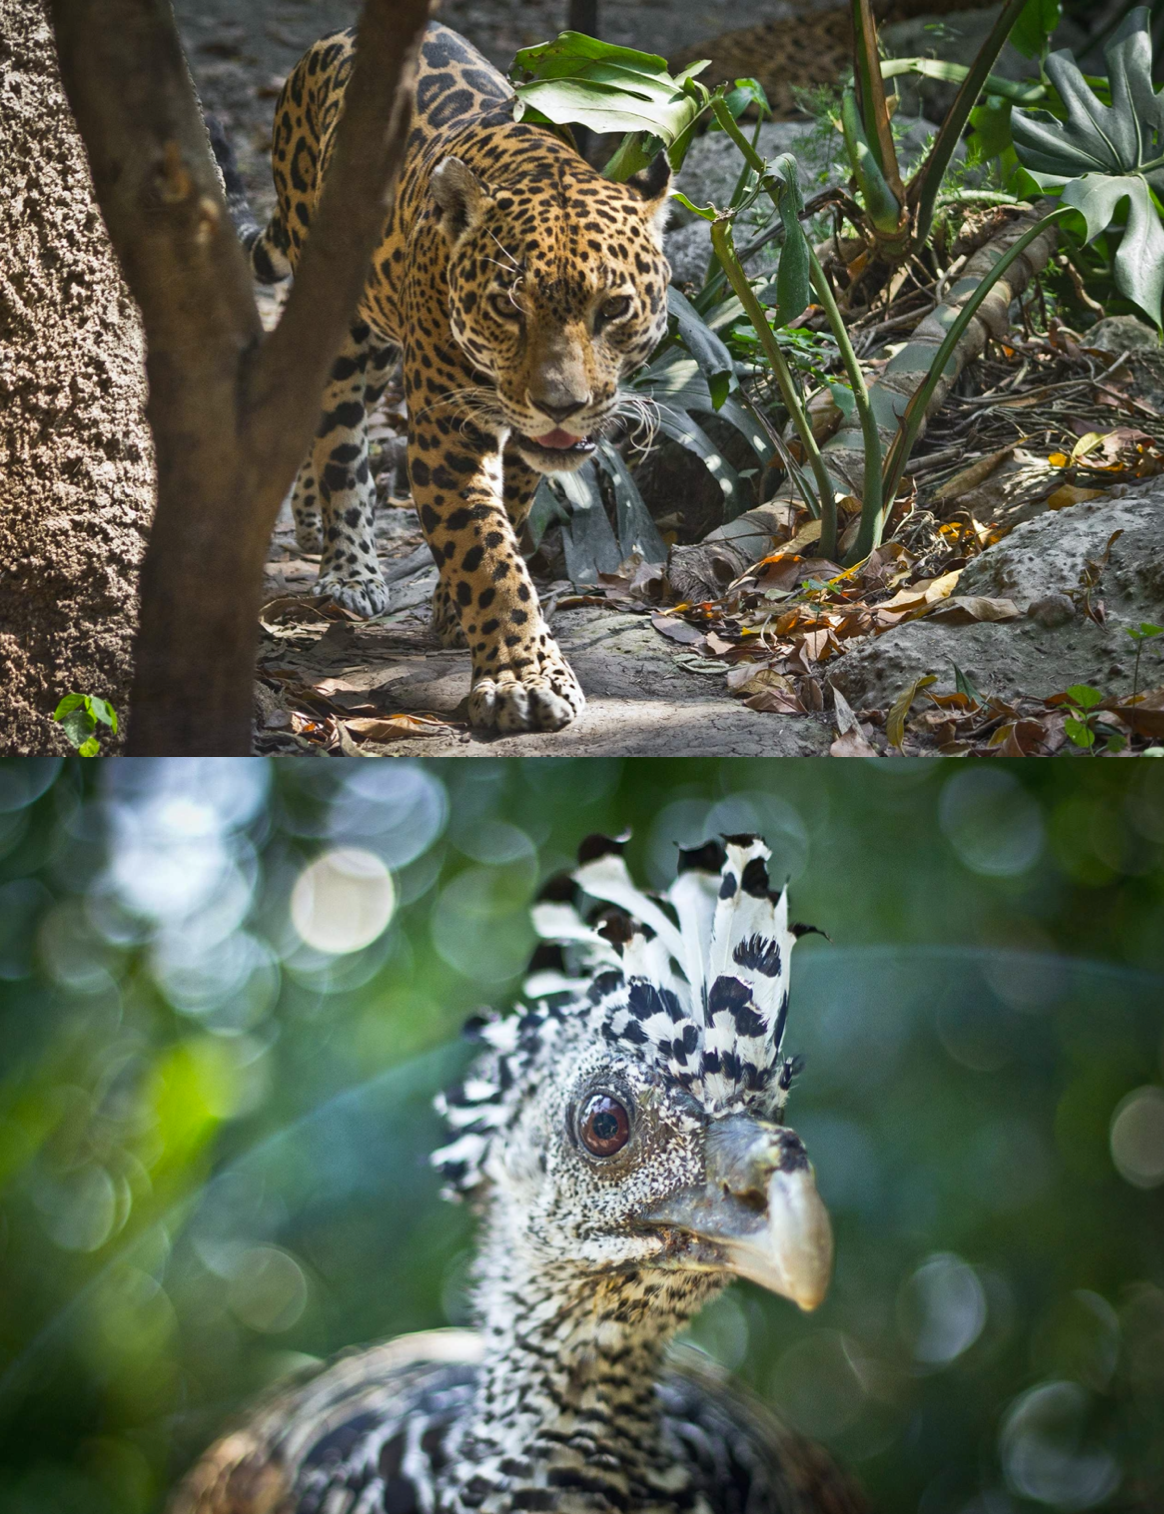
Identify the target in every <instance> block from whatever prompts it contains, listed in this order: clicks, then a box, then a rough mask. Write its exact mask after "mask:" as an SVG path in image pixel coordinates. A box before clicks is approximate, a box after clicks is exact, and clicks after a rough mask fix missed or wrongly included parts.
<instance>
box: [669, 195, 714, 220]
mask: <svg viewBox="0 0 1164 1514" xmlns="http://www.w3.org/2000/svg"><path fill="white" fill-rule="evenodd" d="M671 198H672V199H673V200H678V201H679V203H680V205H682V206H683V207H684V208H685V209H687V210H690V211H691V212H692V214H693V215H697V216H698V217H699V218H700V220H702V221H714V220H715V209H714V207H713V206H711V205H693V204H692V203H691V201H690V200H689V199H688V198H687V196H686V195H685V194H683V193H682V192H681V191H680V190H678V189H673V190H672V191H671Z"/></svg>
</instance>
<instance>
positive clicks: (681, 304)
mask: <svg viewBox="0 0 1164 1514" xmlns="http://www.w3.org/2000/svg"><path fill="white" fill-rule="evenodd" d="M667 309H668V312H669V314H670V315H671V317H672V318H673V319H674V321H675V324H676V326H677V327H678V330H679V336H680V339H681V340H682V342H683V345H684V347H686V349H687V351H688V352H689V353H690V354H691V356H692V357H693V358H694V359H695V361H696V362H697V363H698V364H699V369H700V372H701V373H702V374H703V375H704V377H705V378H706V379H707V383H708V388H709V390H710V392H711V399H712V404H713V405H714V407H715V409H716V410H718V409H719V408H720V405H722V404H723V402H724V400H725V399H726V398H727V396H728V393H729V391H730V390H731V389H733V388H734V387H735V383H736V370H735V364H734V363H733V362H732V355H731V353H730V352H729V351H728V350H727V348H726V347H725V346H724V344H723V342H722V341H721V340H720V339H719V337H718V336H716V334H715V332H714V331H712V330H711V328H710V327H709V326H707V325H705V323H704V321H703V318H702V316H701V315H700V314H699V312H698V311H697V310H696V309H695V307H694V306H693V305H692V304H691V303H690V301H689V300H687V299H686V298H685V297H684V295H682V294H681V293H680V291H679V290H678V289H676V288H675V286H674V285H673V284H672V285H671V286H670V287H669V288H668V290H667ZM717 385H718V387H719V389H720V399H719V401H718V403H717V402H716V387H717Z"/></svg>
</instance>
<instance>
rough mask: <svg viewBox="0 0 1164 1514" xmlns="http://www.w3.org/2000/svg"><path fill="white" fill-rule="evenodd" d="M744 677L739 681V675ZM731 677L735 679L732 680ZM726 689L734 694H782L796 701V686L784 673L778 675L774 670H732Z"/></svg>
mask: <svg viewBox="0 0 1164 1514" xmlns="http://www.w3.org/2000/svg"><path fill="white" fill-rule="evenodd" d="M740 673H744V674H746V677H744V678H743V679H742V680H741V679H739V674H740ZM733 675H735V679H734V680H733ZM727 684H728V687H729V688H730V689H731V690H732V692H733V693H734V694H744V695H748V696H751V695H755V694H763V693H766V692H775V693H777V694H782V695H784V696H786V697H787V698H789V699H796V698H797V697H798V696H797V693H796V685H795V684H794V683H793V682H792V679H791V678H789V677H788V675H787V674H786V673H778V672H777V671H776V669H775V668H756V667H747V666H746V665H744V666H741V667H739V668H733V669H732V671H731V673H729V674H728V677H727Z"/></svg>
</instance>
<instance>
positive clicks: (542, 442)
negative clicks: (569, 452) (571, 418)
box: [534, 426, 582, 452]
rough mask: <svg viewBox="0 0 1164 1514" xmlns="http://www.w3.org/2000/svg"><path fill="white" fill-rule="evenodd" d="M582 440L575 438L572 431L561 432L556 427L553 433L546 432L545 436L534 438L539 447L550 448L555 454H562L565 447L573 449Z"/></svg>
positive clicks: (560, 429)
mask: <svg viewBox="0 0 1164 1514" xmlns="http://www.w3.org/2000/svg"><path fill="white" fill-rule="evenodd" d="M581 440H582V438H581V437H580V436H575V435H574V433H573V432H572V431H563V430H562V428H561V426H557V427H555V428H554V430H553V431H547V432H546V434H545V436H535V437H534V441H535V442H537V444H538V446H539V447H552V448H553V449H554V451H555V452H564V451H565V450H566V448H567V447H574V446H577V444H578V443H579V442H580V441H581Z"/></svg>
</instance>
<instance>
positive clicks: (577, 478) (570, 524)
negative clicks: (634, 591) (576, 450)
mask: <svg viewBox="0 0 1164 1514" xmlns="http://www.w3.org/2000/svg"><path fill="white" fill-rule="evenodd" d="M554 483H555V485H556V486H557V488H558V489H560V490H561V492H562V493H563V494H564V495H565V496H566V499H567V500H568V501H569V503H570V505H571V507H572V508H571V510H570V516H569V519H568V520H567V521H566V522H565V523H564V524H563V526H562V548H563V550H564V552H565V554H566V572H567V573H568V575H569V577H570V581H571V583H576V584H578V583H596V582H597V581H598V575H599V573H615V572H617V571H618V565H619V563H620V562H621V561H622V556H621V554H620V553H619V550H618V542H617V541H616V540H615V535H614V532H613V531H612V530H611V529H610V521H609V520H607V518H606V506H605V505H604V504H603V502H602V491H601V489H600V488H599V487H598V476H597V474H596V472H595V465H594V462H593V459H592V460H591V461H589V462H586V463H583V465H582V467H581V468H579V469H578V470H577V471H576V472H574V473H558V474H555V476H554Z"/></svg>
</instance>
